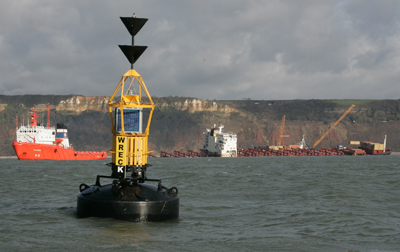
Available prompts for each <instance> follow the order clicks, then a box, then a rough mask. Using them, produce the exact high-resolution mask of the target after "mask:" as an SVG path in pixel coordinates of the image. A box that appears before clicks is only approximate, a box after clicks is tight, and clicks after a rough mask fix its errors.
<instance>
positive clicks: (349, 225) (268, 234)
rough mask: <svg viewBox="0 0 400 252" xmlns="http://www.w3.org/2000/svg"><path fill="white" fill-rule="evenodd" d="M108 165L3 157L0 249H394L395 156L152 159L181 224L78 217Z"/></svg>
mask: <svg viewBox="0 0 400 252" xmlns="http://www.w3.org/2000/svg"><path fill="white" fill-rule="evenodd" d="M108 162H110V160H109V159H106V160H100V161H21V160H17V159H1V160H0V178H1V183H0V251H174V252H176V251H343V252H344V251H371V252H372V251H373V252H376V251H400V156H344V157H332V156H330V157H329V156H328V157H254V158H151V159H149V163H150V164H152V165H153V166H151V167H150V168H148V172H147V177H148V178H160V179H162V182H163V185H164V186H165V187H168V188H169V187H173V186H175V187H177V188H178V190H179V194H178V195H179V197H180V215H179V219H175V220H169V221H164V222H141V223H135V222H127V221H121V220H116V219H111V218H105V219H101V218H84V219H78V218H77V217H76V201H77V195H78V193H79V185H80V184H81V183H86V184H88V185H93V184H94V182H95V179H96V175H98V174H99V175H110V174H111V170H110V167H109V166H106V165H105V164H106V163H108ZM104 182H107V181H104Z"/></svg>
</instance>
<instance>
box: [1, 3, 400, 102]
mask: <svg viewBox="0 0 400 252" xmlns="http://www.w3.org/2000/svg"><path fill="white" fill-rule="evenodd" d="M0 3H1V9H0V22H1V25H0V59H1V60H0V94H4V95H24V94H56V95H67V94H81V95H86V96H97V95H112V93H113V91H114V89H115V87H116V85H117V84H118V81H119V79H120V78H121V76H122V75H123V74H124V73H125V72H126V71H128V70H129V69H130V64H129V62H128V61H127V59H126V58H125V56H124V54H123V53H122V52H121V51H120V49H119V47H118V45H129V44H130V43H131V37H130V35H129V33H128V31H127V30H126V28H125V26H124V25H123V23H122V22H121V20H120V18H119V17H120V16H124V17H127V16H132V13H133V12H135V13H136V16H137V17H140V18H148V19H149V21H148V22H147V23H146V25H145V26H144V27H143V28H142V30H141V31H140V32H139V33H138V34H137V35H136V36H135V44H136V45H147V46H148V48H147V50H146V51H145V52H144V53H143V55H142V56H141V57H140V59H139V60H138V61H137V62H136V63H135V69H136V70H137V71H138V72H139V73H140V74H141V75H142V77H143V79H144V81H145V83H146V85H147V88H148V89H149V92H150V94H151V95H153V96H160V97H161V96H170V95H172V96H189V97H197V98H201V99H217V100H221V99H242V98H251V99H264V100H275V99H276V100H282V99H284V100H289V99H399V98H400V88H399V80H400V20H399V17H400V1H396V0H379V1H375V0H369V1H366V0H365V1H364V0H343V1H333V0H329V1H328V0H326V1H323V0H301V1H299V0H246V1H243V0H230V1H225V0H224V1H222V0H203V1H183V0H181V1H165V0H158V1H155V0H143V1H139V0H138V1H133V0H130V1H128V0H124V1H117V0H116V1H106V0H18V1H10V0H0Z"/></svg>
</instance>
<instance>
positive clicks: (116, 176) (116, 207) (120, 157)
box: [77, 15, 179, 221]
mask: <svg viewBox="0 0 400 252" xmlns="http://www.w3.org/2000/svg"><path fill="white" fill-rule="evenodd" d="M121 20H122V22H123V23H124V25H125V26H126V28H127V29H128V31H129V33H130V34H131V36H132V45H120V46H119V47H120V49H121V50H122V52H123V53H124V54H125V56H126V57H127V59H128V61H129V62H130V63H131V69H130V70H129V71H127V72H126V73H125V74H124V75H123V76H122V78H121V80H120V81H119V83H118V85H117V88H116V89H115V91H114V93H113V94H112V96H111V97H110V100H109V102H108V108H109V113H110V119H111V131H112V135H113V136H112V149H111V150H110V152H111V154H112V162H111V163H110V164H109V165H110V166H111V170H112V172H111V176H104V175H97V178H96V182H95V185H93V186H88V185H86V184H81V185H80V187H79V188H80V193H79V195H78V202H77V215H78V217H90V216H93V217H113V218H117V219H124V220H130V221H159V220H166V219H172V218H178V216H179V198H178V196H177V194H178V189H177V188H176V187H172V188H169V189H168V188H166V187H164V186H163V185H162V184H161V180H160V179H149V178H147V177H146V170H147V167H149V166H150V165H149V164H148V163H147V159H148V154H149V153H150V152H151V151H149V150H148V136H149V130H150V123H151V118H152V116H153V111H154V103H153V100H152V99H151V96H150V94H149V91H148V90H147V87H146V85H145V83H144V81H143V79H142V77H141V76H140V74H139V73H138V72H137V71H136V70H135V69H134V68H133V64H134V63H135V62H136V61H137V59H138V58H139V57H140V56H141V55H142V53H143V52H144V51H145V50H146V48H147V46H136V45H134V36H135V35H136V34H137V33H138V32H139V30H140V29H141V28H142V27H143V26H144V24H145V23H146V22H147V20H148V19H146V18H136V16H135V15H133V16H132V17H121ZM143 126H144V127H143ZM100 178H108V179H112V183H110V184H105V185H102V184H101V183H100ZM147 181H151V182H158V184H157V185H152V184H148V183H146V182H147Z"/></svg>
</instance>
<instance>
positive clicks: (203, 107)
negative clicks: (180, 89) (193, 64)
mask: <svg viewBox="0 0 400 252" xmlns="http://www.w3.org/2000/svg"><path fill="white" fill-rule="evenodd" d="M159 106H161V107H173V108H174V109H178V110H187V111H188V112H189V113H195V112H205V111H208V112H222V113H231V112H239V111H238V110H237V109H234V108H231V107H229V106H228V105H226V104H225V105H223V104H220V103H217V102H216V101H204V100H201V99H196V98H193V99H186V100H185V101H184V102H180V101H177V102H173V103H168V102H165V101H164V102H162V103H161V104H159Z"/></svg>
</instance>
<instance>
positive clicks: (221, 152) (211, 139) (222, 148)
mask: <svg viewBox="0 0 400 252" xmlns="http://www.w3.org/2000/svg"><path fill="white" fill-rule="evenodd" d="M223 128H224V125H220V126H219V127H218V128H217V127H216V125H215V124H214V127H213V128H211V129H207V130H206V132H203V134H204V135H205V142H204V145H203V147H202V151H205V152H207V153H208V154H209V155H215V156H221V157H237V136H236V134H235V133H232V132H225V131H222V129H223Z"/></svg>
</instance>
